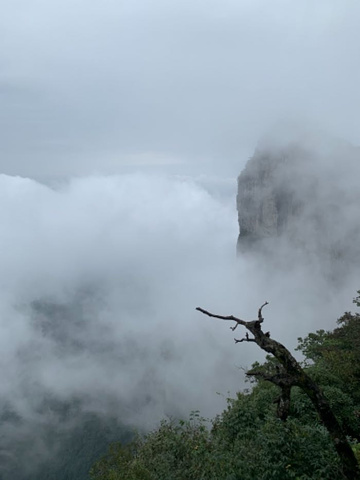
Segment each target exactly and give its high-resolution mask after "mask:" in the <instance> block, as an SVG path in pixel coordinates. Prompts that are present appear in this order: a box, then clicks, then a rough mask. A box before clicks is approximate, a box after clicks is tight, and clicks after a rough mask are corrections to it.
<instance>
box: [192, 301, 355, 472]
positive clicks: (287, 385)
mask: <svg viewBox="0 0 360 480" xmlns="http://www.w3.org/2000/svg"><path fill="white" fill-rule="evenodd" d="M266 305H268V302H265V303H264V304H263V305H261V307H260V308H259V310H258V318H257V320H252V321H245V320H242V319H240V318H237V317H234V316H233V315H228V316H224V315H217V314H214V313H211V312H208V311H207V310H204V309H203V308H200V307H197V309H196V310H198V311H199V312H201V313H203V314H205V315H208V316H209V317H212V318H218V319H220V320H230V321H233V322H235V326H234V327H231V329H232V330H235V329H236V328H237V326H238V325H243V326H244V327H245V328H246V329H247V330H248V331H249V332H250V333H252V335H253V338H250V337H249V335H248V333H246V334H245V337H244V338H242V339H240V340H237V339H234V340H235V343H242V342H254V343H256V344H257V345H258V346H259V347H260V348H261V349H262V350H264V351H265V352H268V353H271V354H272V355H273V356H274V357H275V358H276V359H277V360H278V361H279V363H280V364H281V365H282V367H283V372H277V373H276V374H275V375H269V374H266V373H263V372H259V371H253V372H248V375H250V376H251V375H253V376H261V377H262V378H264V379H265V380H268V381H270V382H272V383H274V384H275V385H277V386H279V387H280V388H281V395H280V397H279V399H278V415H279V417H280V418H281V419H282V420H286V419H287V417H288V414H289V408H290V392H291V388H292V387H293V386H295V385H296V386H298V387H300V388H301V389H302V390H303V391H304V393H306V394H307V396H308V397H309V398H310V400H311V401H312V403H313V405H314V407H315V409H316V411H317V413H318V415H319V417H320V419H321V421H322V423H323V424H324V426H325V427H326V428H327V430H328V432H329V434H330V437H331V439H332V441H333V444H334V447H335V449H336V451H337V453H338V455H339V457H340V460H341V463H342V468H343V473H344V478H347V479H348V480H359V479H360V472H359V465H358V463H357V460H356V457H355V455H354V452H353V451H352V448H351V446H350V445H349V442H348V440H347V438H346V435H345V433H344V432H343V430H342V427H341V425H340V424H339V422H338V420H337V418H336V417H335V415H334V413H333V412H332V410H331V407H330V404H329V402H328V400H327V398H326V397H325V395H324V394H323V392H322V390H321V389H320V388H319V386H318V385H317V384H316V383H315V382H314V381H313V380H312V379H311V378H310V377H309V376H308V375H307V373H306V372H305V371H304V370H303V369H302V367H301V365H300V364H299V362H298V361H297V360H296V359H295V358H294V357H293V356H292V355H291V353H290V352H289V350H288V349H287V348H286V347H285V346H284V345H282V344H281V343H279V342H277V341H276V340H273V339H271V338H270V332H266V333H264V332H263V331H262V329H261V324H262V323H263V322H264V317H263V315H262V310H263V308H264V307H265V306H266Z"/></svg>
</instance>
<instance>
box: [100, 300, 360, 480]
mask: <svg viewBox="0 0 360 480" xmlns="http://www.w3.org/2000/svg"><path fill="white" fill-rule="evenodd" d="M358 293H359V296H358V297H356V298H355V299H354V303H355V304H356V305H358V306H360V291H359V292H358ZM298 350H301V351H302V353H303V354H304V356H305V361H304V368H305V369H306V372H307V373H308V374H309V375H310V376H311V377H312V378H313V379H314V380H315V381H316V382H317V383H318V384H319V385H320V386H321V388H322V389H323V391H324V393H325V395H326V397H327V399H328V400H329V403H330V405H331V408H332V411H333V413H334V414H335V415H336V417H337V418H338V420H339V422H340V423H341V424H342V426H343V428H344V429H345V431H346V432H347V434H348V436H349V439H350V440H351V441H352V448H353V451H354V453H355V455H356V457H357V458H358V459H359V460H360V443H358V442H359V441H360V381H359V380H360V315H359V314H351V313H349V312H347V313H345V314H344V315H343V316H342V317H341V318H340V319H339V320H338V327H337V328H336V329H335V330H334V331H332V332H327V331H325V330H318V331H317V332H315V333H310V334H309V335H308V336H307V337H305V338H304V339H303V338H300V339H299V347H298ZM253 368H254V370H256V371H257V372H259V371H262V372H265V373H267V374H269V373H276V372H277V371H278V364H277V361H276V359H274V358H272V357H267V360H266V362H265V363H264V364H262V365H260V364H259V363H256V364H254V365H253ZM251 382H252V386H253V388H252V389H251V391H250V392H248V391H246V392H242V393H238V394H237V396H236V398H234V399H228V407H227V409H226V410H225V411H224V412H223V413H222V414H221V415H219V416H218V417H216V418H215V419H214V420H213V421H212V422H209V421H206V420H205V419H204V418H202V417H200V415H199V412H193V413H192V414H191V415H190V418H189V419H188V420H186V421H185V420H180V421H174V420H167V421H163V422H162V423H161V425H160V426H159V428H157V429H155V430H154V431H152V432H150V433H149V434H147V435H145V436H138V437H137V438H136V439H135V441H134V442H133V443H132V444H131V445H128V446H125V447H124V446H122V445H120V444H117V445H113V446H112V447H111V449H110V451H109V452H108V454H107V455H106V456H105V457H103V458H102V459H100V460H99V461H98V462H97V463H96V464H95V466H94V467H93V468H92V470H91V479H92V480H194V479H196V480H201V479H203V480H205V479H206V480H253V479H255V478H256V479H259V480H288V479H289V480H290V479H297V480H310V479H312V480H327V479H329V480H330V479H334V478H342V474H341V469H340V464H339V458H338V456H337V454H336V452H335V450H334V446H333V443H332V442H331V440H330V437H329V434H328V432H327V430H326V429H325V428H324V427H323V426H322V425H321V424H320V423H319V420H318V417H317V414H316V412H315V410H314V407H313V405H312V403H311V402H310V400H309V398H308V397H307V396H306V395H305V394H304V392H303V391H302V390H300V389H299V388H296V387H294V388H293V389H292V391H291V409H290V415H289V417H288V419H287V421H286V422H282V421H280V420H279V419H278V418H277V416H276V402H277V399H278V397H279V393H280V391H279V389H278V387H276V386H274V385H273V384H271V383H269V382H267V381H265V380H261V379H259V380H256V381H255V380H251Z"/></svg>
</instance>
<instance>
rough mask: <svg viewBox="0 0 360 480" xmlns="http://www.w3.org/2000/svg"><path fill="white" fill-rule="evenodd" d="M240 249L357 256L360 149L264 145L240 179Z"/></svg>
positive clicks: (328, 258) (344, 257)
mask: <svg viewBox="0 0 360 480" xmlns="http://www.w3.org/2000/svg"><path fill="white" fill-rule="evenodd" d="M237 209H238V219H239V227H240V234H239V238H238V252H239V253H242V252H243V253H244V252H249V251H257V252H259V251H266V252H267V253H269V251H270V252H271V253H272V254H273V255H277V254H279V253H281V254H283V253H284V251H285V250H286V251H287V252H289V250H292V251H294V250H297V251H300V250H301V251H302V252H306V253H308V256H309V258H310V257H311V256H316V258H322V259H324V260H326V261H330V263H334V262H337V261H340V262H342V263H344V262H353V261H359V259H360V150H359V149H358V148H354V147H349V146H344V145H336V146H331V148H326V149H325V148H319V147H318V146H316V145H315V146H314V145H310V146H305V147H304V146H299V144H296V143H292V144H290V145H286V146H282V147H262V148H258V149H257V150H256V151H255V154H254V155H253V157H252V158H251V159H250V160H249V161H248V163H247V165H246V167H245V169H244V170H243V171H242V173H241V174H240V176H239V178H238V195H237Z"/></svg>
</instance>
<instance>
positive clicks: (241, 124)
mask: <svg viewBox="0 0 360 480" xmlns="http://www.w3.org/2000/svg"><path fill="white" fill-rule="evenodd" d="M359 19H360V4H359V2H358V1H355V0H354V1H351V0H350V1H346V2H344V1H343V0H317V1H316V2H314V1H313V0H301V1H297V2H296V1H285V0H273V1H271V2H270V1H268V0H262V1H261V0H236V1H235V0H222V1H221V2H220V1H212V0H206V1H200V0H197V1H196V0H195V1H194V0H193V1H187V0H183V1H181V2H180V1H172V2H171V1H166V0H121V1H120V0H103V1H101V2H100V1H95V0H86V1H85V0H61V1H60V0H52V1H51V2H49V1H47V0H13V1H12V2H2V7H1V19H0V32H1V34H0V102H1V108H0V126H1V128H0V145H1V147H0V148H1V165H0V170H1V172H3V173H11V174H20V175H25V176H31V177H37V178H39V177H44V178H46V177H56V176H63V175H66V176H68V175H73V174H89V173H94V172H100V173H103V172H120V173H121V172H123V171H126V170H129V169H133V168H135V169H136V168H138V169H140V170H145V169H146V170H149V169H150V170H152V169H157V170H159V169H160V170H163V171H170V172H175V173H196V174H198V173H209V171H210V170H211V171H212V172H219V173H223V174H224V175H229V174H230V175H236V174H237V173H238V172H239V170H240V169H241V167H242V166H243V164H244V162H245V160H246V159H247V158H248V157H249V156H250V155H251V153H252V151H253V149H254V147H255V145H256V143H257V141H258V139H259V138H260V137H261V136H262V135H263V134H264V133H266V132H267V131H268V130H269V129H271V128H273V127H274V125H277V124H278V123H279V122H280V123H282V124H289V123H295V124H299V123H300V124H303V125H307V126H311V127H313V128H316V129H320V130H325V131H328V132H330V134H332V135H335V136H338V137H341V138H343V139H345V140H347V141H350V142H351V143H354V144H359V143H360V129H359V128H358V125H359V112H360V94H359V84H360V61H359V58H360V28H359V22H360V20H359Z"/></svg>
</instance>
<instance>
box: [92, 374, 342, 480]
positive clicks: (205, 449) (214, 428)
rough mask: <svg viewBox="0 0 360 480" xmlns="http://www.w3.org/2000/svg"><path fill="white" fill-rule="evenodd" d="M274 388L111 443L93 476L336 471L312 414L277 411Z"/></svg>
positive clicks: (127, 478) (136, 478) (188, 477)
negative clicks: (124, 442) (213, 412)
mask: <svg viewBox="0 0 360 480" xmlns="http://www.w3.org/2000/svg"><path fill="white" fill-rule="evenodd" d="M276 395H277V390H276V388H275V387H273V386H272V385H269V384H266V382H263V383H261V385H257V386H256V387H255V388H254V389H253V391H252V392H251V393H250V394H243V393H239V394H238V395H237V398H235V399H229V404H228V408H227V409H226V411H224V412H223V414H222V415H220V416H219V417H217V418H216V419H215V420H214V421H213V422H212V424H211V425H209V423H208V422H206V421H205V420H204V419H203V418H201V417H199V416H198V413H194V414H192V416H191V417H190V419H189V420H187V421H180V422H174V421H164V422H162V423H161V425H160V427H159V428H158V429H156V430H154V431H153V432H151V433H149V434H148V435H146V436H145V437H139V438H138V439H137V440H136V441H135V442H134V443H133V444H132V445H130V446H128V447H123V446H121V445H115V446H112V448H111V450H110V452H109V453H108V455H107V456H105V457H104V458H103V459H101V460H100V461H99V462H98V463H97V464H96V465H95V466H94V468H93V469H92V471H91V478H92V479H93V480H140V479H144V480H193V479H199V480H201V479H204V480H205V479H206V480H240V479H241V480H252V479H254V478H257V479H263V480H287V479H296V478H298V479H304V480H305V479H314V480H316V479H319V480H320V479H321V480H323V479H324V480H326V479H333V478H339V475H340V473H339V464H338V459H337V456H336V454H335V452H334V450H333V447H332V443H331V441H330V439H329V437H328V434H327V431H326V430H325V429H324V428H323V427H322V426H320V425H319V424H318V423H317V422H316V421H311V422H309V423H305V424H304V423H302V422H301V421H300V420H299V419H297V418H295V417H293V418H291V419H289V420H288V421H287V422H286V423H283V422H281V421H280V420H279V419H278V418H276V415H275V406H274V403H273V402H274V398H275V397H276Z"/></svg>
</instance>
